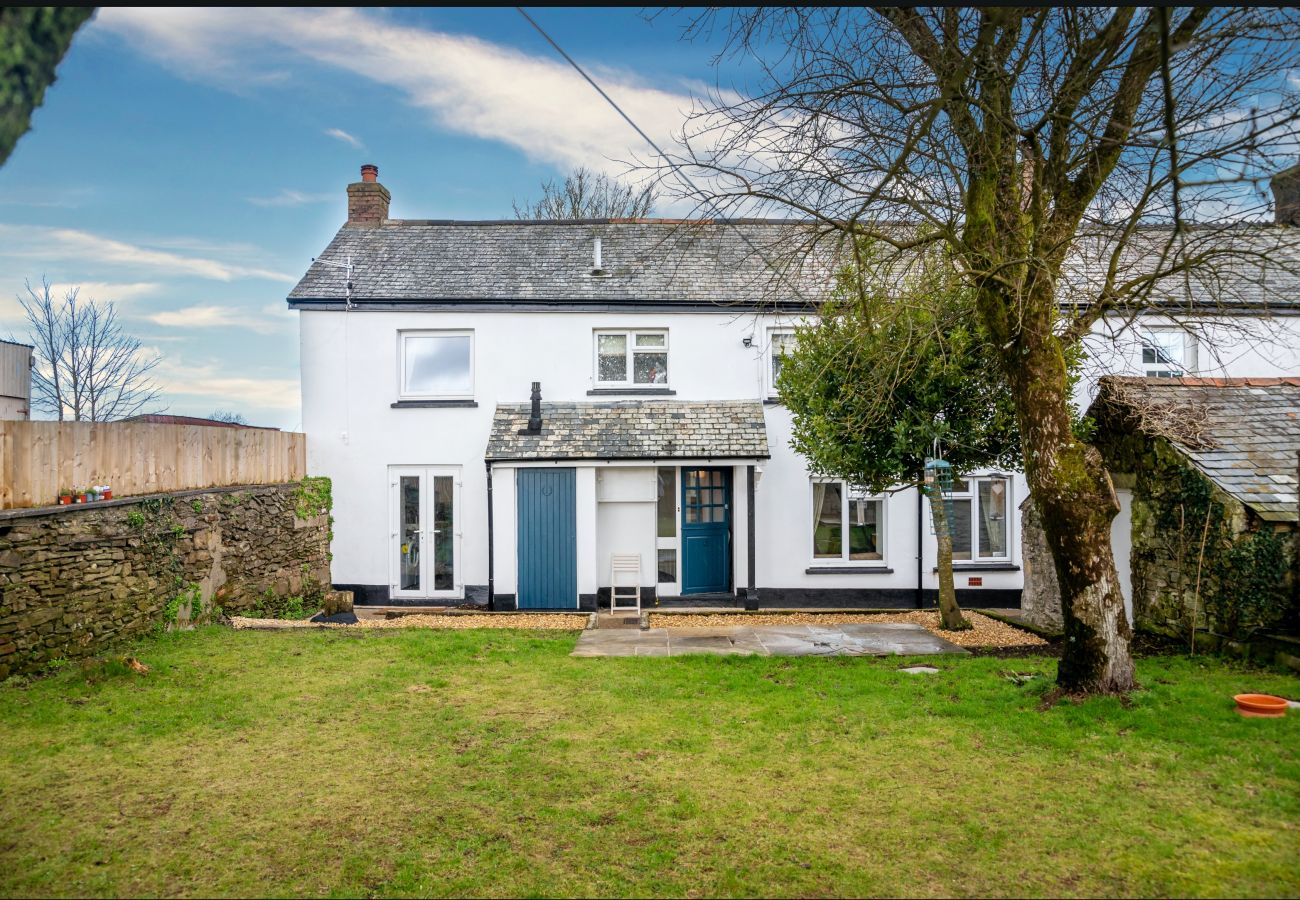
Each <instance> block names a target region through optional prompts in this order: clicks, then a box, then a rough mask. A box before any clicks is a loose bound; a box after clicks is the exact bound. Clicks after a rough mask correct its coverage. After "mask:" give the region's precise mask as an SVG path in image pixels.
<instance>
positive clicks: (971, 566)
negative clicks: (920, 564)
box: [930, 562, 1020, 572]
mask: <svg viewBox="0 0 1300 900" xmlns="http://www.w3.org/2000/svg"><path fill="white" fill-rule="evenodd" d="M952 570H953V571H954V572H1019V571H1020V566H1018V565H1016V564H1015V563H1012V562H983V563H982V562H967V563H963V562H954V563H953V564H952ZM930 571H931V572H938V571H939V567H938V566H935V567H934V568H933V569H931V570H930Z"/></svg>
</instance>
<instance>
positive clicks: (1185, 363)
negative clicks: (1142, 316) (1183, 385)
mask: <svg viewBox="0 0 1300 900" xmlns="http://www.w3.org/2000/svg"><path fill="white" fill-rule="evenodd" d="M1195 368H1196V338H1194V337H1193V336H1192V335H1191V334H1189V333H1188V332H1186V331H1184V330H1183V329H1181V328H1145V329H1143V330H1142V374H1143V375H1146V376H1147V377H1148V378H1179V377H1182V376H1183V375H1185V374H1187V372H1189V371H1191V370H1192V369H1195Z"/></svg>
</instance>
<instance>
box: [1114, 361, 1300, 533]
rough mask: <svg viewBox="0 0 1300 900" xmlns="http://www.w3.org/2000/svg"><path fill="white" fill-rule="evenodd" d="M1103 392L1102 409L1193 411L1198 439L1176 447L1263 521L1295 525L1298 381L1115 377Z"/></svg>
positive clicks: (1299, 415)
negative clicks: (1107, 404)
mask: <svg viewBox="0 0 1300 900" xmlns="http://www.w3.org/2000/svg"><path fill="white" fill-rule="evenodd" d="M1101 385H1102V386H1101V391H1100V392H1099V395H1098V400H1097V402H1102V401H1103V398H1107V397H1115V396H1119V397H1126V396H1127V397H1131V398H1132V400H1131V401H1125V400H1121V403H1124V402H1136V403H1142V404H1161V405H1165V408H1166V409H1168V410H1183V411H1187V415H1188V416H1194V418H1195V419H1196V425H1195V428H1194V429H1193V430H1192V431H1193V432H1194V433H1192V434H1189V436H1188V437H1187V438H1185V439H1181V440H1180V439H1176V438H1169V440H1170V443H1172V444H1173V445H1174V446H1175V447H1177V448H1178V450H1179V451H1180V452H1182V453H1183V454H1184V455H1185V456H1186V457H1187V459H1188V460H1190V461H1191V463H1192V464H1193V465H1194V466H1196V468H1197V469H1199V470H1200V471H1201V472H1202V473H1204V474H1205V476H1206V477H1207V478H1209V479H1210V480H1211V481H1213V482H1214V483H1215V484H1217V485H1218V486H1219V487H1220V488H1222V489H1223V490H1224V491H1225V492H1227V493H1228V494H1229V495H1231V496H1232V497H1235V498H1236V499H1237V500H1240V501H1241V502H1242V503H1244V504H1245V505H1246V506H1247V507H1249V508H1250V509H1252V510H1254V511H1255V513H1257V514H1258V515H1259V517H1260V518H1261V519H1264V520H1266V521H1273V522H1295V521H1297V518H1298V515H1297V510H1296V502H1297V477H1296V466H1297V453H1298V452H1300V378H1119V377H1115V376H1111V377H1107V378H1103V379H1102V383H1101ZM1117 388H1118V390H1117ZM1094 405H1095V404H1094ZM1166 437H1167V435H1166Z"/></svg>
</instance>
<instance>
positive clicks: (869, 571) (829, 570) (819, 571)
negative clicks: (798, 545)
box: [803, 566, 894, 575]
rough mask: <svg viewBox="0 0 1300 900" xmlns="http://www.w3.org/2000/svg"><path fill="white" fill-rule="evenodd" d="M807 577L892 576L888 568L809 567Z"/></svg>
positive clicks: (806, 570) (806, 572)
mask: <svg viewBox="0 0 1300 900" xmlns="http://www.w3.org/2000/svg"><path fill="white" fill-rule="evenodd" d="M803 573H804V574H805V575H892V574H894V570H893V569H891V568H889V567H888V566H809V567H808V568H806V569H804V570H803Z"/></svg>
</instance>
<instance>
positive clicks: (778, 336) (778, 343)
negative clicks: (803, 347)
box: [767, 331, 795, 397]
mask: <svg viewBox="0 0 1300 900" xmlns="http://www.w3.org/2000/svg"><path fill="white" fill-rule="evenodd" d="M794 345H795V340H794V332H793V331H772V332H770V339H769V340H768V342H767V347H768V351H767V352H768V369H767V373H768V377H769V379H770V380H769V381H768V385H767V392H768V394H769V395H771V396H773V397H775V396H776V395H777V389H776V377H777V376H778V375H780V374H781V364H782V362H784V360H785V356H786V354H787V353H790V352H791V351H792V350H794Z"/></svg>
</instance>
